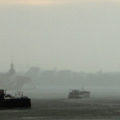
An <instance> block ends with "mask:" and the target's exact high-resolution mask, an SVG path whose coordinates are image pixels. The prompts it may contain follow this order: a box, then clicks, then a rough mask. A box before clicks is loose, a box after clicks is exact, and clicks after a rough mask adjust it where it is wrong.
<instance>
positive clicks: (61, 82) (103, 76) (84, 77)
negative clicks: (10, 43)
mask: <svg viewBox="0 0 120 120" xmlns="http://www.w3.org/2000/svg"><path fill="white" fill-rule="evenodd" d="M18 74H20V75H23V76H27V77H30V78H31V79H32V81H33V82H34V84H35V85H36V86H80V87H84V86H94V87H95V86H104V87H106V86H120V72H111V73H104V72H102V71H101V70H100V71H98V72H96V73H84V72H75V71H71V70H61V71H57V70H56V69H54V70H40V68H37V67H32V68H30V69H29V70H28V71H27V72H24V73H18Z"/></svg>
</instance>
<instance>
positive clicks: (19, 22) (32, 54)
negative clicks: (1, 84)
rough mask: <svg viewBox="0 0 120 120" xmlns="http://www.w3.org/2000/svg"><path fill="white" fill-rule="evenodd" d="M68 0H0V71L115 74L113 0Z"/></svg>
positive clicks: (117, 30) (119, 17)
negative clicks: (34, 69) (36, 69)
mask: <svg viewBox="0 0 120 120" xmlns="http://www.w3.org/2000/svg"><path fill="white" fill-rule="evenodd" d="M16 1H17V2H16ZM21 1H22V0H21ZM69 1H70V2H69ZM69 1H68V0H66V1H65V0H64V1H63V0H61V2H60V0H56V2H55V0H45V1H43V0H35V1H34V2H33V1H32V0H31V1H30V0H23V1H22V2H20V1H19V0H9V2H8V0H4V2H3V0H0V43H1V44H0V64H1V65H0V66H1V67H0V71H7V70H8V69H9V67H10V63H11V56H13V60H14V64H15V68H16V69H17V70H24V69H26V67H27V66H39V67H40V68H42V69H53V68H55V67H56V68H57V69H58V70H63V69H69V70H73V71H83V72H96V71H98V70H100V69H101V70H103V72H111V71H119V70H120V53H119V51H120V40H119V39H120V3H119V0H116V1H115V0H114V1H115V2H113V1H112V0H102V1H100V0H98V1H97V0H96V1H95V0H86V1H85V2H83V1H82V0H76V1H75V0H74V1H72V0H69Z"/></svg>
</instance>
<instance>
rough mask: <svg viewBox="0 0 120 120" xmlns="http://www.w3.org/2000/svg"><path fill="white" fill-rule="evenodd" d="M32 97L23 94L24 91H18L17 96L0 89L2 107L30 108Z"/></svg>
mask: <svg viewBox="0 0 120 120" xmlns="http://www.w3.org/2000/svg"><path fill="white" fill-rule="evenodd" d="M30 107H31V99H30V98H28V97H27V96H23V92H20V91H18V92H16V93H15V96H12V95H10V94H6V90H4V89H0V109H4V108H8V109H10V108H30Z"/></svg>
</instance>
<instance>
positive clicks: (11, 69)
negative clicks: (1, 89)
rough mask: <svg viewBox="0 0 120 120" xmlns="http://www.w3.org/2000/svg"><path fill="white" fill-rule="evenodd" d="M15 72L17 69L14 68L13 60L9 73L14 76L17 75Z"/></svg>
mask: <svg viewBox="0 0 120 120" xmlns="http://www.w3.org/2000/svg"><path fill="white" fill-rule="evenodd" d="M15 74H16V71H15V69H14V65H13V60H11V68H10V70H9V75H10V76H13V75H15Z"/></svg>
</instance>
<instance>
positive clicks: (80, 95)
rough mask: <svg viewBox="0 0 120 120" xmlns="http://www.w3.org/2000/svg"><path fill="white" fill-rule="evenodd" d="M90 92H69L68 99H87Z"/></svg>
mask: <svg viewBox="0 0 120 120" xmlns="http://www.w3.org/2000/svg"><path fill="white" fill-rule="evenodd" d="M89 97H90V92H89V91H86V90H84V89H83V90H71V91H70V92H69V95H68V98H89Z"/></svg>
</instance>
